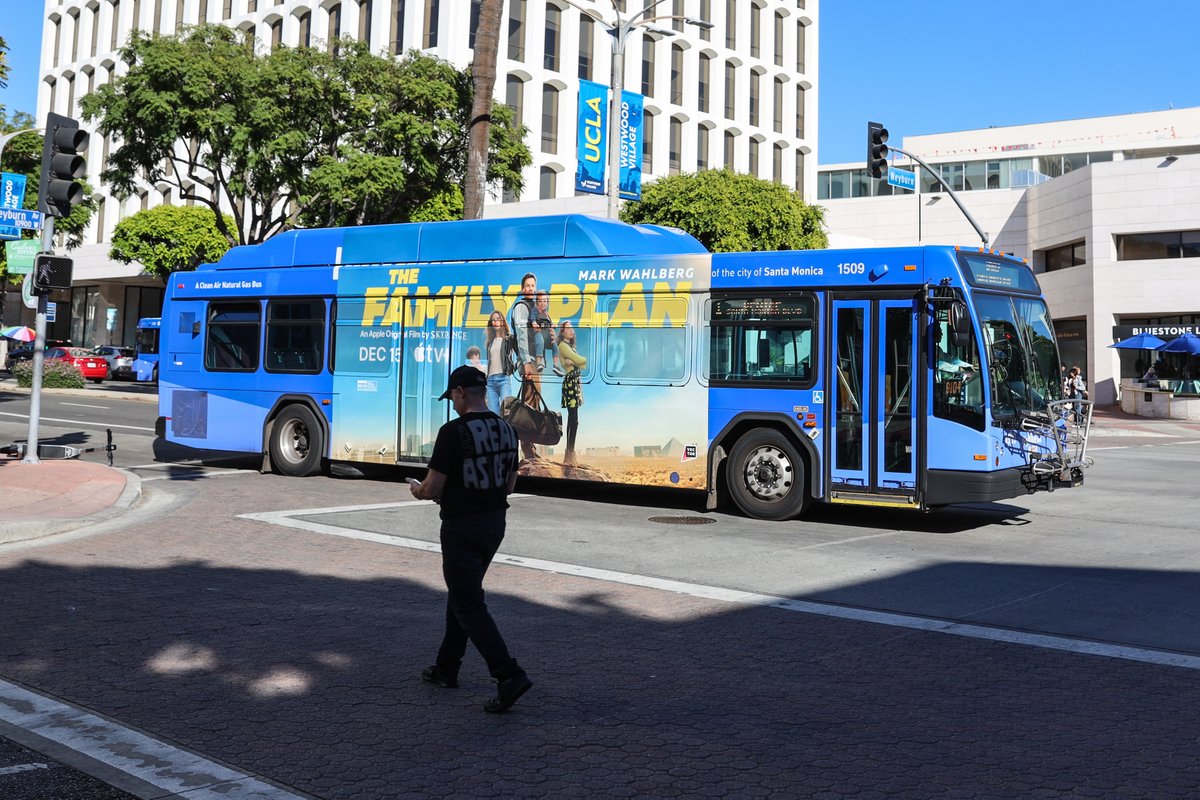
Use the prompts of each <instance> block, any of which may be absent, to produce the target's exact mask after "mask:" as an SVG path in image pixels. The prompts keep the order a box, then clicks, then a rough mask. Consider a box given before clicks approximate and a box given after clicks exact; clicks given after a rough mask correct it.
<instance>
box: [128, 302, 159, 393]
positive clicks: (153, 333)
mask: <svg viewBox="0 0 1200 800" xmlns="http://www.w3.org/2000/svg"><path fill="white" fill-rule="evenodd" d="M161 328H162V317H142V318H141V319H139V320H138V324H137V338H136V340H135V342H134V357H133V379H134V380H135V381H143V382H145V381H157V380H158V350H159V333H160V330H161Z"/></svg>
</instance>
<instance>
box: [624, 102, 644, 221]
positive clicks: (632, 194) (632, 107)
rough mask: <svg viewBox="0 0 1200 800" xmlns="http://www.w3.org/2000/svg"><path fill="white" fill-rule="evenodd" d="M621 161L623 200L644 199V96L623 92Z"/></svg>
mask: <svg viewBox="0 0 1200 800" xmlns="http://www.w3.org/2000/svg"><path fill="white" fill-rule="evenodd" d="M619 155H620V163H621V182H620V191H621V199H622V200H641V199H642V96H641V95H640V94H637V93H636V92H621V150H620V151H619Z"/></svg>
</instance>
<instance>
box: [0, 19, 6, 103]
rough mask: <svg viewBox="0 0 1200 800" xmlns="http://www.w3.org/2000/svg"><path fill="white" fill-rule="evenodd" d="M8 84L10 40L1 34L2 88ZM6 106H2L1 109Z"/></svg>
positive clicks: (0, 73)
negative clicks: (7, 40)
mask: <svg viewBox="0 0 1200 800" xmlns="http://www.w3.org/2000/svg"><path fill="white" fill-rule="evenodd" d="M6 86H8V42H6V41H5V40H4V37H3V36H0V89H3V88H4V87H6ZM3 110H4V106H0V111H3Z"/></svg>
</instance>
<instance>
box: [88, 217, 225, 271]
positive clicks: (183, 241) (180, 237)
mask: <svg viewBox="0 0 1200 800" xmlns="http://www.w3.org/2000/svg"><path fill="white" fill-rule="evenodd" d="M225 226H226V227H227V228H232V227H233V219H232V218H231V217H229V216H228V215H226V218H225ZM228 249H229V240H227V239H226V238H225V236H224V235H223V234H222V233H221V231H220V230H218V229H217V222H216V219H214V217H213V214H212V211H210V210H209V209H207V208H204V207H202V206H155V207H154V208H150V209H147V210H145V211H139V212H138V213H136V214H134V215H133V216H131V217H126V218H125V219H123V220H121V221H120V222H118V223H117V227H116V228H115V229H114V230H113V235H112V246H111V249H110V250H109V251H108V255H109V257H110V258H113V259H116V260H117V261H120V262H122V263H123V264H129V263H131V262H134V261H136V262H138V263H139V264H141V265H142V266H143V267H145V269H146V272H148V273H150V274H151V275H157V276H158V277H160V278H164V279H165V278H166V277H167V276H168V275H170V274H171V273H172V272H181V271H184V270H192V269H195V268H196V267H198V266H199V265H201V264H207V263H211V262H213V261H216V260H217V259H219V258H220V257H221V256H223V255H225V251H227V250H228Z"/></svg>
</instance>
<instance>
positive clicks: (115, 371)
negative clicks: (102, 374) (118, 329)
mask: <svg viewBox="0 0 1200 800" xmlns="http://www.w3.org/2000/svg"><path fill="white" fill-rule="evenodd" d="M92 352H93V353H94V354H96V355H98V356H103V358H104V360H105V361H107V362H108V376H109V378H111V379H112V380H114V381H117V380H126V381H131V380H133V348H132V347H118V346H117V345H115V344H102V345H100V346H99V347H97V348H96V349H95V350H93V351H92Z"/></svg>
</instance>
